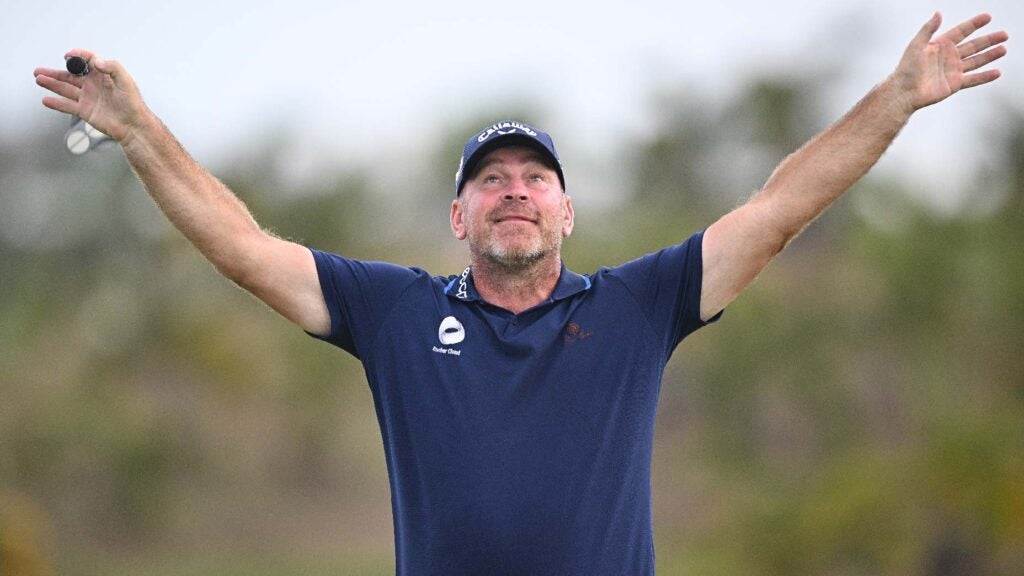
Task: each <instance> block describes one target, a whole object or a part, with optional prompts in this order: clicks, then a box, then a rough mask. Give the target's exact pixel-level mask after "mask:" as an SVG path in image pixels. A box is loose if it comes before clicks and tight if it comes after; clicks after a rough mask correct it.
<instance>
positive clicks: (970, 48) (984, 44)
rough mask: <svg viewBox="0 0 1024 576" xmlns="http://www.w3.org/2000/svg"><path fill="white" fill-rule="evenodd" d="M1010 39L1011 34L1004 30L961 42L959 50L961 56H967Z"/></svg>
mask: <svg viewBox="0 0 1024 576" xmlns="http://www.w3.org/2000/svg"><path fill="white" fill-rule="evenodd" d="M1009 39H1010V35H1009V34H1007V33H1006V32H1004V31H999V32H993V33H991V34H989V35H987V36H982V37H981V38H975V39H974V40H971V41H970V42H967V43H964V44H961V45H960V46H958V47H957V51H958V52H959V53H960V58H967V57H968V56H971V55H972V54H977V53H978V52H981V51H982V50H984V49H986V48H989V47H992V46H995V45H996V44H1002V43H1003V42H1006V41H1007V40H1009Z"/></svg>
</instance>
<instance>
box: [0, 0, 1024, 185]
mask: <svg viewBox="0 0 1024 576" xmlns="http://www.w3.org/2000/svg"><path fill="white" fill-rule="evenodd" d="M944 1H945V3H946V4H947V5H943V4H936V3H932V2H929V1H925V0H905V1H902V2H898V3H897V2H892V0H864V1H853V0H843V1H835V2H809V1H806V0H805V1H797V0H778V1H776V2H740V1H738V0H718V1H715V2H701V3H690V2H685V1H679V0H672V1H652V0H632V1H631V2H616V3H603V2H587V3H584V2H578V3H577V2H566V3H559V2H555V1H552V0H523V1H520V2H515V3H500V7H499V6H498V3H494V4H491V3H485V2H456V1H451V0H439V1H433V2H411V1H403V2H380V1H377V2H351V1H348V2H346V1H337V0H332V1H317V0H292V1H289V2H281V3H276V2H274V3H271V2H265V3H264V2H244V3H243V2H237V1H231V2H215V1H210V0H204V1H199V0H185V1H179V2H163V3H148V2H140V1H138V0H132V1H129V0H112V1H106V2H103V1H100V2H70V1H67V0H56V1H49V2H28V1H26V0H12V2H8V3H6V4H7V5H6V6H5V10H4V14H3V17H2V18H0V32H2V38H3V43H4V46H5V47H6V49H5V51H4V52H5V58H3V59H0V94H2V95H3V96H2V101H0V130H3V132H4V134H5V137H7V138H12V137H14V138H17V136H18V134H20V133H22V132H23V131H25V130H27V129H29V128H31V127H34V126H39V125H41V124H42V123H45V122H64V120H63V119H59V120H58V118H59V116H58V115H56V113H54V112H50V111H48V110H45V109H44V108H43V107H42V106H41V105H40V104H39V100H40V99H41V98H42V96H43V95H44V94H43V92H44V91H43V90H42V89H41V88H38V87H37V86H35V84H34V82H33V80H32V76H31V72H32V69H33V68H35V67H36V66H39V65H49V66H60V65H62V55H63V54H64V52H65V51H67V50H68V49H70V48H72V47H84V48H89V49H92V50H94V51H96V52H97V53H99V54H101V55H103V56H105V57H107V58H112V59H117V60H120V61H121V62H122V63H124V64H125V65H126V66H127V68H128V69H129V71H130V72H131V73H132V74H133V76H134V77H135V78H136V80H137V82H138V83H139V85H140V86H141V88H142V91H143V95H144V97H145V99H146V101H147V102H148V103H149V105H150V106H151V107H152V108H153V109H154V110H156V111H157V113H158V114H159V115H160V116H161V117H162V118H163V119H164V120H165V122H166V123H167V124H168V125H169V126H170V127H171V128H172V129H173V130H174V131H175V133H176V134H177V135H178V137H179V139H181V140H182V141H183V143H184V144H185V145H186V147H187V148H189V149H190V150H191V151H192V152H193V153H194V154H195V155H196V156H197V157H199V158H200V160H201V161H204V162H216V161H217V160H218V159H222V158H228V157H231V152H232V150H233V149H234V148H233V146H236V145H238V144H239V142H240V141H241V140H242V139H243V138H244V137H245V136H247V135H253V134H259V133H261V132H260V130H261V128H263V127H264V124H263V123H266V122H267V121H274V122H276V123H277V124H281V123H284V124H285V125H287V126H288V128H289V129H290V130H293V131H294V132H295V133H296V134H299V135H301V136H302V137H303V139H305V140H306V141H307V142H309V143H310V146H312V147H315V148H317V149H320V150H328V149H329V150H332V151H334V153H335V154H337V155H348V156H351V157H353V158H354V159H356V160H360V159H363V158H368V157H370V156H372V155H374V154H379V153H380V152H382V151H386V150H392V149H400V150H403V151H405V152H409V151H410V150H412V151H413V152H414V151H415V149H416V147H417V146H419V145H421V144H422V143H423V142H425V141H427V140H429V138H430V136H431V134H433V133H435V132H436V131H437V130H439V129H442V128H444V127H445V126H446V125H447V124H448V123H450V122H451V121H452V119H453V118H460V117H461V116H462V115H463V114H464V113H466V112H467V111H470V112H472V111H490V110H494V109H496V108H500V107H501V106H500V104H502V103H506V102H507V103H508V105H509V107H510V108H515V107H516V104H517V103H519V102H523V101H525V102H529V103H531V104H533V105H535V106H537V107H540V108H541V109H543V110H544V111H545V114H546V119H547V120H548V125H546V126H543V127H544V128H546V129H548V130H549V131H551V132H553V133H554V135H555V139H556V141H559V142H560V141H566V140H568V141H569V142H570V143H572V145H573V146H574V147H581V146H587V147H591V148H592V149H593V150H592V151H591V153H592V154H594V155H599V154H600V153H602V151H613V150H614V138H613V137H614V136H615V135H619V134H623V133H625V134H627V135H630V136H637V135H642V134H644V133H645V132H646V131H649V130H650V129H651V127H652V126H654V125H656V123H657V121H658V116H657V110H654V109H652V107H651V105H650V101H649V96H650V93H651V90H652V89H654V88H656V87H678V86H693V89H694V92H695V93H699V94H702V95H711V96H715V95H719V96H727V95H728V94H729V93H730V91H732V90H736V89H737V82H738V81H739V80H741V79H745V78H748V77H749V74H750V71H751V70H757V71H759V72H762V73H763V72H772V73H778V74H783V75H785V74H787V73H793V72H798V71H800V70H801V69H803V68H805V67H811V68H814V67H815V64H817V63H820V62H821V61H822V60H826V59H829V58H831V59H833V60H842V61H843V62H844V64H845V65H846V68H845V75H844V76H843V77H842V78H841V79H840V80H839V82H838V84H837V85H836V86H834V87H833V88H834V93H833V98H834V101H833V102H831V105H832V107H833V111H834V112H835V113H836V114H837V115H838V114H839V113H841V112H842V111H843V110H845V109H846V108H848V107H849V106H851V105H852V104H853V103H854V102H855V100H856V99H857V98H858V97H859V95H861V94H862V93H863V92H865V91H866V90H867V89H869V88H870V87H871V85H873V84H874V83H875V82H877V81H878V80H881V79H882V78H883V77H884V76H885V75H886V74H887V73H888V72H889V71H890V70H891V69H892V67H893V66H894V65H895V63H896V61H897V60H898V58H899V55H900V53H901V52H902V50H903V48H904V47H905V45H906V43H907V42H908V41H909V39H910V38H911V37H912V36H913V34H914V33H915V32H916V31H917V30H918V29H919V27H920V26H921V24H922V23H923V22H924V21H925V20H927V19H928V17H929V16H930V15H931V13H932V12H933V11H934V10H936V9H938V10H942V11H943V14H944V16H945V18H946V20H945V23H944V25H943V28H944V29H945V28H946V27H947V26H948V25H951V24H953V23H955V22H959V21H960V20H963V19H965V18H967V17H969V16H972V15H973V14H975V13H977V12H982V11H987V12H990V13H992V14H993V15H994V16H995V18H996V20H995V22H994V23H993V24H992V25H990V28H991V29H992V30H996V29H1006V30H1008V31H1009V32H1010V35H1011V40H1010V43H1009V46H1010V55H1009V57H1007V58H1006V59H1004V60H1003V63H1000V64H999V67H1000V68H1001V69H1002V70H1003V72H1004V78H1003V79H1002V80H1001V81H1000V82H999V83H997V86H998V88H996V89H994V90H984V89H982V90H978V91H975V92H971V93H968V94H969V96H968V94H962V95H960V96H961V97H959V98H957V99H956V100H955V101H951V102H947V103H946V104H945V105H944V106H943V107H942V109H935V110H930V111H929V112H928V114H924V115H921V117H919V118H916V119H915V121H914V123H913V124H912V126H911V127H910V128H909V129H908V130H907V132H905V133H904V135H903V137H901V139H900V142H898V147H897V149H895V150H894V152H893V153H894V154H896V155H897V156H898V157H899V158H900V159H901V161H906V162H909V163H910V164H911V165H913V166H915V167H918V169H919V170H920V171H922V172H926V173H931V174H932V177H934V178H937V179H940V180H944V181H949V180H950V179H956V178H962V174H961V171H962V166H964V165H968V166H970V165H971V164H972V162H974V160H973V159H974V158H976V157H977V156H978V155H979V154H980V153H981V152H979V143H982V146H981V147H983V142H984V140H983V138H984V135H983V132H984V129H985V128H986V126H988V127H990V126H991V124H992V123H993V122H995V121H996V120H994V119H993V118H991V116H990V115H986V111H989V110H991V106H986V104H992V103H993V102H995V101H996V100H1006V101H1012V100H1018V101H1019V100H1020V97H1019V96H1017V94H1018V93H1019V92H1020V88H1021V86H1022V85H1024V82H1022V78H1024V52H1021V51H1016V52H1015V48H1014V40H1015V38H1016V37H1019V35H1020V34H1022V33H1024V2H1020V1H1019V0H992V1H982V0H957V1H956V2H955V3H953V2H949V0H944ZM989 88H994V87H989ZM528 120H529V119H528ZM261 122H262V123H261ZM986 123H987V124H986ZM960 141H964V142H968V143H969V145H970V149H969V150H963V149H960V150H955V151H954V150H953V148H956V146H955V143H956V142H960ZM580 143H583V144H580Z"/></svg>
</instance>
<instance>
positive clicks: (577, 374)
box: [35, 14, 1008, 576]
mask: <svg viewBox="0 0 1024 576" xmlns="http://www.w3.org/2000/svg"><path fill="white" fill-rule="evenodd" d="M990 20H991V18H990V17H989V16H988V15H986V14H982V15H979V16H976V17H974V18H971V19H970V20H967V21H965V22H963V23H962V24H959V25H958V26H956V27H954V28H952V29H951V30H949V31H947V32H945V33H944V34H942V35H939V36H936V34H937V32H938V30H939V27H940V24H941V16H940V15H939V14H935V16H933V17H932V18H931V19H930V20H929V21H928V22H927V23H926V24H925V25H924V27H923V28H922V29H921V30H920V32H918V33H917V35H916V36H915V37H914V38H913V40H912V41H911V42H910V44H909V46H908V47H907V49H906V51H905V53H904V54H903V56H902V58H901V59H900V60H899V63H898V65H897V66H896V68H895V70H894V71H893V73H892V74H891V75H889V76H888V77H887V78H885V79H884V80H882V81H881V82H880V83H879V84H878V85H877V86H875V87H874V88H873V89H872V90H871V91H870V92H869V93H868V94H867V95H866V96H865V97H864V98H863V99H862V100H861V101H860V102H859V103H858V104H857V105H856V106H855V107H854V108H853V109H852V110H851V111H850V112H849V113H847V114H846V115H845V116H843V117H842V118H841V119H840V120H839V121H838V122H836V123H835V124H833V125H832V126H831V127H829V128H828V129H826V130H825V131H824V132H822V133H821V134H819V135H818V136H816V137H815V138H813V139H812V140H811V141H810V142H808V143H807V144H806V145H804V146H803V147H802V148H800V149H799V150H797V151H796V152H795V153H793V154H792V155H790V156H789V157H788V158H786V159H785V160H784V161H783V162H782V163H781V164H780V165H779V166H778V168H777V169H776V170H775V171H774V173H773V174H772V175H771V177H770V178H769V179H768V181H767V182H766V183H765V185H764V186H763V188H762V189H761V190H759V191H758V192H757V193H756V194H755V195H754V196H753V197H752V198H751V199H750V200H749V201H748V202H747V203H745V204H744V205H742V206H740V207H739V208H737V209H735V210H733V211H732V212H730V213H728V214H726V215H725V216H723V217H722V218H721V219H719V220H718V221H716V222H714V223H713V224H711V225H710V226H708V227H707V228H706V229H705V230H703V231H700V232H697V233H695V234H692V235H690V236H688V237H685V236H684V235H682V234H681V235H680V240H682V243H680V244H678V245H675V246H671V247H668V248H665V249H663V250H660V251H658V252H655V253H652V254H648V255H646V256H642V257H640V258H638V259H636V260H633V261H631V262H628V263H625V264H621V265H618V266H615V267H611V268H602V269H601V270H599V271H597V272H595V273H593V274H589V275H584V274H578V273H576V272H573V271H571V270H569V269H568V268H567V267H566V266H565V264H564V263H563V262H562V259H561V243H562V241H563V239H565V238H567V237H569V235H570V234H571V233H572V231H573V228H574V226H575V224H576V222H575V218H574V211H573V202H572V199H571V198H570V196H569V195H567V194H566V185H567V184H571V182H569V183H567V182H566V181H565V175H564V173H563V170H562V164H561V160H560V158H559V155H558V152H557V151H556V148H555V145H554V142H553V141H552V139H551V137H550V136H549V135H548V134H546V133H545V132H544V131H542V130H540V129H539V128H537V127H536V126H532V125H529V124H527V123H525V122H521V121H514V120H502V121H498V122H495V123H494V124H493V125H491V126H487V127H484V128H483V129H482V130H481V131H480V132H478V133H475V134H473V135H472V136H471V137H470V138H469V141H468V142H467V144H466V146H465V149H464V150H463V153H462V157H461V160H460V163H459V167H458V172H457V173H456V176H455V186H454V190H453V201H452V204H451V214H450V219H451V228H452V232H453V233H454V235H455V237H456V238H458V239H459V240H466V241H467V242H468V247H469V265H468V266H467V267H466V268H465V269H464V270H462V271H460V272H459V273H457V274H452V275H450V276H444V277H442V276H432V275H430V274H428V273H427V272H424V271H423V270H420V269H417V268H404V267H400V266H396V265H392V264H387V263H380V262H362V261H356V260H352V259H349V258H345V257H343V256H338V255H334V254H328V253H325V252H321V251H318V250H314V249H311V248H308V247H305V246H300V245H298V244H295V243H292V242H289V241H287V240H284V239H281V238H278V237H276V236H274V235H273V234H270V233H268V232H266V231H264V230H263V229H262V228H260V226H259V225H258V224H257V223H256V222H255V221H254V219H253V218H252V216H251V215H250V214H249V212H248V210H247V209H246V208H245V206H244V205H243V204H242V202H241V201H240V200H239V199H238V198H237V197H235V195H234V194H232V193H231V191H230V190H228V189H227V188H226V187H225V186H224V185H223V184H222V183H221V182H219V181H218V180H217V179H216V178H214V177H213V176H212V175H210V173H209V172H207V171H206V170H204V169H203V168H202V167H201V166H199V164H197V163H196V162H195V160H193V159H192V158H191V157H190V156H189V154H188V153H187V152H186V151H185V150H184V149H183V148H182V147H181V145H180V144H179V143H178V142H177V141H176V140H175V138H174V136H173V135H172V134H171V132H170V131H169V130H168V129H167V128H166V127H165V126H164V125H163V124H162V123H161V121H160V120H159V119H158V118H157V117H156V115H154V114H153V112H152V111H151V110H149V108H148V107H147V106H146V105H145V104H144V103H143V101H142V98H141V96H140V93H139V90H138V88H137V87H136V85H135V83H134V81H133V80H132V77H131V76H130V75H129V74H128V72H127V71H126V70H125V69H124V68H123V67H122V66H121V65H120V64H118V63H117V62H115V61H112V60H104V59H101V58H100V57H98V56H97V55H95V54H93V53H91V52H88V51H85V50H73V51H71V52H69V53H68V56H80V57H82V58H84V59H85V60H86V61H87V64H88V68H89V70H90V72H89V74H88V75H86V76H74V75H71V74H70V73H68V72H66V71H62V70H51V69H42V68H41V69H37V70H36V71H35V75H36V82H37V83H38V84H39V85H40V86H42V87H44V88H46V89H48V90H50V91H51V92H53V93H54V94H55V95H56V96H48V97H46V98H44V99H43V104H44V105H45V106H47V107H49V108H52V109H54V110H58V111H60V112H65V113H68V114H73V115H76V116H79V117H81V118H82V119H83V120H85V121H87V122H88V123H90V124H91V125H92V126H94V127H96V128H97V129H99V130H101V131H102V132H104V133H105V134H107V135H109V136H110V137H111V138H113V139H114V140H115V141H116V142H118V143H119V144H120V146H121V148H122V149H123V151H124V154H125V157H126V158H127V160H128V162H129V164H130V165H131V167H132V168H133V169H134V171H135V173H136V174H137V175H138V177H139V179H140V180H141V181H142V183H143V184H144V185H145V188H146V190H147V191H148V192H149V194H150V195H151V196H152V197H153V199H154V200H155V201H156V203H157V204H158V205H159V206H160V208H161V209H162V210H163V212H164V213H165V214H166V215H167V217H168V218H169V219H170V220H171V222H173V224H174V225H175V226H176V227H177V228H178V229H179V230H180V231H181V232H182V233H183V234H184V235H185V236H186V237H187V238H188V239H189V240H190V241H191V242H192V243H193V244H194V245H195V246H196V248H198V249H199V251H200V252H202V254H203V255H204V256H205V257H206V258H207V259H209V260H210V262H212V263H213V265H214V266H215V267H216V268H217V270H219V271H220V272H221V273H222V274H223V275H224V276H226V277H227V278H229V279H231V280H232V281H234V282H236V283H237V284H239V285H240V286H242V287H244V288H245V289H246V290H248V291H250V292H251V293H253V294H254V295H256V297H258V298H260V299H261V300H263V301H264V302H266V303H267V304H268V305H270V306H271V307H272V308H273V309H274V310H276V311H278V312H279V313H280V314H282V315H283V316H284V317H286V318H287V319H289V320H291V321H292V322H294V323H295V324H297V325H298V326H299V327H301V328H302V329H304V330H306V331H307V332H309V333H310V334H311V335H313V336H315V337H317V338H320V339H323V340H326V341H328V342H330V343H332V344H334V345H336V346H338V347H340V348H342V349H344V350H346V351H347V352H349V353H351V354H353V355H354V356H355V357H357V358H358V359H359V360H360V361H361V362H362V364H363V366H364V368H365V371H366V376H367V380H368V382H369V385H370V388H371V390H372V393H373V398H374V402H375V406H376V411H377V417H378V421H379V423H380V430H381V436H382V438H383V442H384V451H385V456H386V460H387V466H388V473H389V478H390V485H391V497H392V507H393V512H394V529H395V554H396V564H397V572H398V574H402V575H421V574H437V575H459V574H515V575H566V574H572V575H576V574H579V575H595V574H608V575H616V576H621V575H625V574H629V575H638V574H653V573H654V566H655V559H654V537H653V528H652V516H651V476H650V469H651V448H652V437H653V431H654V416H655V408H656V405H657V401H658V391H659V386H660V382H661V378H662V373H663V370H664V367H665V364H666V362H668V359H669V357H670V356H671V354H672V352H673V350H674V349H675V348H676V346H677V345H678V344H679V343H680V341H682V340H683V338H685V337H686V336H687V335H688V334H690V333H691V332H693V331H694V330H697V329H698V328H700V327H702V326H704V325H705V324H707V323H709V322H712V321H714V320H716V319H717V318H718V317H719V315H720V314H721V312H722V310H723V309H724V308H725V307H726V306H727V305H728V304H729V303H730V302H732V301H733V299H735V298H736V297H737V295H739V293H740V292H741V291H742V290H743V289H744V288H745V287H746V286H748V285H749V284H750V283H751V281H753V279H754V278H755V277H756V276H757V275H758V273H759V272H761V270H762V269H764V267H765V266H766V265H767V264H768V262H769V261H771V259H772V258H773V257H774V256H775V255H776V254H778V253H779V252H780V251H781V250H782V249H783V248H784V247H785V246H786V245H787V243H789V242H790V241H791V240H792V239H793V238H794V237H795V236H796V235H797V234H798V233H799V232H800V231H801V230H802V229H803V228H804V227H805V226H807V225H808V223H810V222H811V221H812V220H813V219H814V218H815V217H816V216H818V215H819V214H821V213H822V211H824V210H825V209H826V208H827V207H828V206H829V205H830V204H831V203H832V202H833V201H835V200H836V199H837V198H838V197H839V196H840V195H841V194H843V192H845V191H846V190H847V189H848V188H850V187H851V186H852V185H853V184H854V183H855V182H857V180H858V179H860V178H861V177H862V176H863V175H864V174H865V173H866V172H867V171H868V170H869V169H870V168H871V167H872V166H873V165H874V164H875V162H876V161H877V160H878V159H879V157H880V156H881V155H882V154H883V153H884V152H885V150H886V149H887V148H888V146H889V145H890V143H891V142H892V141H893V139H894V138H895V137H896V135H897V134H898V133H899V131H900V129H901V128H902V127H903V126H904V125H905V124H906V123H907V121H908V120H909V119H910V117H911V116H912V115H913V113H914V112H915V111H917V110H919V109H921V108H923V107H925V106H929V105H932V104H935V103H937V102H940V101H942V100H945V99H946V98H948V97H949V96H952V95H953V94H955V93H957V92H959V91H960V90H962V89H965V88H971V87H975V86H979V85H982V84H986V83H989V82H991V81H993V80H995V79H996V78H998V77H999V71H998V70H995V69H988V70H986V71H979V69H980V68H982V67H983V66H985V65H987V64H989V63H991V62H992V61H994V60H997V59H999V58H1001V57H1002V56H1004V55H1005V54H1006V48H1005V46H1003V45H1002V44H1003V43H1004V42H1005V41H1006V40H1007V38H1008V36H1007V34H1006V33H1004V32H995V33H990V34H987V35H981V36H978V37H976V38H973V39H972V38H971V37H972V36H973V35H974V34H975V32H976V31H977V30H978V29H979V28H981V27H983V26H985V25H986V24H988V23H989V21H990Z"/></svg>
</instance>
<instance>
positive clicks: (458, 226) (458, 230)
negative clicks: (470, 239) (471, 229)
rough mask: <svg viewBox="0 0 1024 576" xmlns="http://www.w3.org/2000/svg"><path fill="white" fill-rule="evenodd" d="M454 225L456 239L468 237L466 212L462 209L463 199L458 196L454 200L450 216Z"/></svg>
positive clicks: (453, 230) (453, 231)
mask: <svg viewBox="0 0 1024 576" xmlns="http://www.w3.org/2000/svg"><path fill="white" fill-rule="evenodd" d="M449 218H450V220H451V225H452V233H453V234H455V239H456V240H465V239H466V220H465V212H464V211H463V209H462V201H461V200H460V199H458V198H456V199H455V200H452V213H451V215H450V216H449Z"/></svg>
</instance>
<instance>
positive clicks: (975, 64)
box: [964, 46, 1007, 72]
mask: <svg viewBox="0 0 1024 576" xmlns="http://www.w3.org/2000/svg"><path fill="white" fill-rule="evenodd" d="M1006 52H1007V50H1006V46H996V47H995V48H993V49H991V50H989V51H988V52H982V53H981V54H978V55H977V56H972V57H970V58H968V59H966V60H964V72H970V71H972V70H977V69H978V68H981V67H982V66H984V65H986V64H989V63H992V62H995V61H996V60H999V59H1000V58H1002V57H1003V56H1006Z"/></svg>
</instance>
